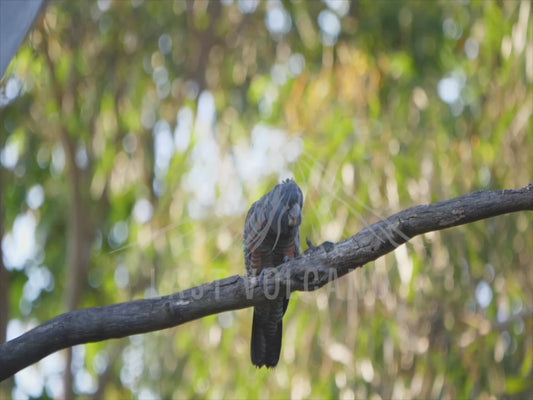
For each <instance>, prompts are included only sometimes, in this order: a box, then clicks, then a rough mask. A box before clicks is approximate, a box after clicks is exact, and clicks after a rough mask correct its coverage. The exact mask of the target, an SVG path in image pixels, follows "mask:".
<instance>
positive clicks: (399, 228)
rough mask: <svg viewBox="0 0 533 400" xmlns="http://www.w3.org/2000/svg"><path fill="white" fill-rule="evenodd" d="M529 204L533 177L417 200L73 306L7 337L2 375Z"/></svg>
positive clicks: (243, 302)
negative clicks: (141, 293)
mask: <svg viewBox="0 0 533 400" xmlns="http://www.w3.org/2000/svg"><path fill="white" fill-rule="evenodd" d="M525 210H533V184H530V185H528V186H526V187H524V188H522V189H518V190H500V191H479V192H475V193H471V194H467V195H465V196H461V197H457V198H455V199H451V200H446V201H442V202H439V203H435V204H430V205H422V206H416V207H412V208H409V209H407V210H404V211H401V212H399V213H397V214H394V215H393V216H391V217H389V218H387V219H384V220H381V221H379V222H377V223H375V224H373V225H370V226H368V227H367V228H365V229H363V230H362V231H361V232H359V233H357V234H356V235H354V236H352V237H350V238H348V239H346V240H344V241H342V242H339V243H331V242H325V243H323V244H321V245H320V246H318V247H315V246H311V247H310V248H309V249H308V250H307V251H305V252H304V253H303V254H302V255H301V256H300V257H298V258H296V259H293V260H290V261H288V262H286V263H284V264H282V265H280V266H279V267H277V268H276V269H274V270H273V271H271V272H269V273H266V274H263V275H261V277H259V278H250V277H245V276H239V275H235V276H231V277H229V278H225V279H221V280H218V281H214V282H211V283H206V284H204V285H201V286H197V287H194V288H191V289H187V290H184V291H182V292H178V293H174V294H171V295H168V296H162V297H158V298H152V299H143V300H135V301H130V302H126V303H120V304H113V305H109V306H104V307H93V308H87V309H83V310H78V311H72V312H68V313H65V314H62V315H60V316H58V317H55V318H53V319H51V320H50V321H47V322H45V323H43V324H42V325H39V326H37V327H36V328H34V329H32V330H30V331H28V332H27V333H25V334H23V335H21V336H19V337H18V338H15V339H13V340H11V341H9V342H7V343H5V344H3V345H0V381H1V380H3V379H6V378H7V377H9V376H11V375H13V374H14V373H16V372H17V371H19V370H21V369H22V368H25V367H27V366H28V365H31V364H33V363H35V362H37V361H39V360H40V359H42V358H43V357H45V356H47V355H48V354H51V353H53V352H55V351H58V350H60V349H63V348H67V347H70V346H74V345H77V344H81V343H89V342H97V341H101V340H107V339H114V338H121V337H125V336H129V335H134V334H139V333H145V332H151V331H156V330H159V329H165V328H170V327H173V326H177V325H181V324H184V323H186V322H189V321H192V320H195V319H198V318H202V317H205V316H207V315H211V314H217V313H220V312H223V311H229V310H238V309H242V308H246V307H251V306H255V305H258V304H261V303H264V302H266V301H269V300H271V299H273V298H275V297H276V296H278V295H280V294H282V293H284V292H285V291H291V292H292V291H296V290H298V291H313V290H316V289H318V288H320V287H322V286H324V285H325V284H326V283H328V282H331V281H332V280H335V279H338V278H339V277H341V276H343V275H346V274H347V273H348V272H350V271H353V270H354V269H356V268H358V267H361V266H363V265H364V264H366V263H368V262H370V261H373V260H375V259H377V258H379V257H381V256H382V255H384V254H387V253H389V252H391V251H392V250H394V249H395V248H396V247H398V246H400V245H401V244H403V243H405V242H407V241H408V240H409V239H411V238H412V237H414V236H417V235H420V234H423V233H427V232H431V231H438V230H442V229H446V228H450V227H453V226H457V225H463V224H467V223H470V222H474V221H478V220H482V219H487V218H490V217H494V216H497V215H501V214H507V213H511V212H517V211H525Z"/></svg>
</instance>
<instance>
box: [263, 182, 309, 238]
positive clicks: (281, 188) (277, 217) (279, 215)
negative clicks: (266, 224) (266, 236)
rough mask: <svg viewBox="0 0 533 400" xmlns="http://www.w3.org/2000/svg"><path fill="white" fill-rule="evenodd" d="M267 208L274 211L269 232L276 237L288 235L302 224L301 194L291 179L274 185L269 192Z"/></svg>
mask: <svg viewBox="0 0 533 400" xmlns="http://www.w3.org/2000/svg"><path fill="white" fill-rule="evenodd" d="M270 194H271V196H270V199H269V207H271V209H272V210H273V211H274V213H273V218H272V221H271V223H270V230H271V231H272V232H273V233H275V234H276V235H288V234H291V233H293V232H294V231H295V230H297V229H298V228H299V226H300V224H301V223H302V207H303V194H302V191H301V189H300V187H299V186H298V185H297V184H296V182H294V181H293V180H292V179H287V180H285V181H283V182H282V183H280V184H279V185H276V186H275V187H274V189H272V191H271V192H270Z"/></svg>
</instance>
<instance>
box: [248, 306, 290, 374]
mask: <svg viewBox="0 0 533 400" xmlns="http://www.w3.org/2000/svg"><path fill="white" fill-rule="evenodd" d="M288 302H289V300H288V299H283V300H282V301H276V302H274V304H268V305H264V306H258V307H255V308H254V319H253V323H252V343H251V347H250V350H251V351H250V353H251V356H252V364H254V365H255V366H256V367H258V368H261V367H263V366H266V367H267V368H273V367H275V366H276V365H277V364H278V361H279V356H280V354H281V337H282V333H283V314H285V310H286V309H287V303H288Z"/></svg>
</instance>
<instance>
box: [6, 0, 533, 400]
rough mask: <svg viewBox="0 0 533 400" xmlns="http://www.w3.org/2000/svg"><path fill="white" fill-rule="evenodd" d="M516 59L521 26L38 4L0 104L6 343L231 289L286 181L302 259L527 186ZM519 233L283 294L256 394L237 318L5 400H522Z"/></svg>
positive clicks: (121, 4)
mask: <svg viewBox="0 0 533 400" xmlns="http://www.w3.org/2000/svg"><path fill="white" fill-rule="evenodd" d="M532 54H533V28H532V24H531V2H529V1H505V2H498V1H483V2H477V1H474V2H472V3H469V4H463V3H462V2H446V1H442V2H437V3H431V2H420V1H416V0H412V1H409V0H408V1H404V2H386V1H378V2H375V1H370V0H361V1H357V2H345V1H334V0H329V1H324V2H321V1H294V2H289V1H264V2H263V1H254V0H240V1H227V0H226V1H221V2H218V1H212V2H211V1H210V2H207V1H195V2H193V1H185V0H175V1H170V0H164V1H143V0H131V1H111V0H99V1H97V2H68V1H63V2H49V3H48V5H47V8H46V10H45V12H44V13H43V16H42V18H41V19H39V20H38V22H37V23H36V26H35V27H34V28H33V29H32V31H31V33H30V35H29V36H28V38H27V39H26V41H25V42H24V44H23V46H22V47H21V49H20V51H19V53H18V55H17V56H16V58H15V59H14V60H13V62H12V63H11V65H10V66H9V68H8V71H7V74H6V76H5V77H4V78H3V80H2V82H1V85H0V107H1V108H0V121H1V122H2V132H3V134H2V135H0V163H1V165H2V169H1V170H0V173H1V175H0V208H1V209H2V212H1V213H0V218H1V220H0V231H1V235H2V247H1V250H2V257H0V262H1V264H2V265H0V285H1V286H0V339H2V340H3V339H4V336H5V335H6V334H7V338H8V339H11V338H14V337H16V336H18V335H20V334H22V333H23V332H25V331H27V330H29V329H30V328H31V327H34V326H36V325H38V324H40V323H42V322H44V321H46V320H49V319H51V318H53V317H55V316H56V315H59V314H62V313H64V312H66V311H70V310H74V309H79V308H85V307H93V306H103V305H109V304H113V303H117V302H122V301H129V300H133V299H142V298H150V297H154V296H159V295H166V294H170V293H173V292H177V291H180V290H183V289H187V288H189V287H192V286H197V285H200V284H202V283H205V282H210V281H213V280H215V279H220V278H224V277H227V276H229V275H234V274H244V261H243V254H242V229H243V226H244V217H245V213H246V210H247V209H248V207H249V206H250V205H251V203H252V202H254V201H255V200H257V199H258V198H259V197H260V196H261V195H262V194H263V193H265V192H266V191H267V190H269V189H270V188H271V187H272V186H273V185H274V184H275V183H277V182H279V180H280V179H282V178H285V177H289V176H292V177H294V178H295V179H296V181H297V182H298V183H299V185H300V186H301V187H302V189H303V191H304V196H305V203H304V218H303V224H302V228H301V231H302V236H303V237H305V236H310V237H311V238H312V239H313V240H314V241H315V242H318V243H320V242H323V241H326V240H329V241H338V240H341V239H343V238H347V237H350V236H352V235H354V234H355V233H356V232H358V231H360V230H362V229H364V228H365V227H366V226H368V225H370V224H371V223H374V222H377V221H379V220H381V219H382V218H385V217H386V216H388V215H390V214H393V213H395V212H398V211H400V210H402V209H404V208H408V207H411V206H414V205H417V204H427V203H430V202H436V201H440V200H445V199H449V198H452V197H456V196H459V195H461V194H464V193H469V192H473V191H475V190H479V189H491V190H498V189H504V188H519V187H523V186H525V185H527V184H528V183H531V181H532V177H533V162H532V160H531V155H532V154H533V130H532V128H531V115H532V113H533V96H532V94H533V93H532V82H533V61H532V60H533V56H532ZM532 223H533V216H532V214H531V213H517V214H515V215H509V216H501V217H497V218H493V219H490V220H485V221H480V222H476V223H474V224H470V225H466V226H463V227H458V228H453V229H450V230H446V231H442V232H434V233H430V234H426V235H422V236H419V237H417V238H414V239H413V240H412V241H411V242H410V243H409V244H407V245H405V246H401V247H399V248H398V249H397V250H395V252H394V253H391V254H389V255H387V256H384V257H382V258H380V259H378V260H376V261H375V263H374V264H373V265H369V266H368V267H367V268H365V269H359V270H358V271H355V272H354V273H352V274H349V275H347V276H346V277H344V278H342V279H339V280H338V281H336V282H335V283H332V284H330V285H328V286H325V287H323V288H322V289H320V290H318V291H316V292H312V293H297V294H295V295H294V296H293V300H291V304H290V306H289V309H288V310H287V314H286V317H285V320H284V344H283V350H282V354H281V359H280V363H279V365H278V367H277V368H276V369H275V370H272V371H264V370H256V369H255V368H253V367H252V365H251V363H250V361H249V340H250V338H249V336H250V327H251V315H252V312H251V309H246V310H242V311H231V312H227V313H222V314H219V315H216V316H210V317H206V318H203V319H201V320H197V321H193V322H190V323H188V324H186V325H182V326H180V327H178V328H172V329H168V330H164V331H159V332H153V333H148V334H145V335H138V336H131V337H129V338H125V339H120V340H114V341H106V342H99V343H92V344H88V345H83V346H77V347H75V348H74V349H73V351H72V352H71V353H68V352H61V353H55V354H53V355H51V356H49V357H47V358H46V359H44V360H43V361H41V362H39V363H38V364H36V365H34V366H31V367H29V368H27V369H25V370H23V371H21V372H20V373H18V374H17V375H15V378H14V379H13V380H9V381H6V382H3V383H2V386H1V387H0V397H2V395H6V396H11V395H12V396H14V397H22V398H23V397H34V398H39V397H41V398H46V397H58V396H61V395H65V397H67V398H68V397H70V393H78V394H86V395H93V396H94V397H95V398H98V397H101V398H112V397H125V396H131V395H132V394H133V395H134V396H135V397H141V398H144V397H150V398H178V397H192V396H194V397H208V398H221V397H225V398H249V397H291V398H303V397H342V398H366V397H375V398H440V397H442V398H458V397H484V396H489V395H494V396H498V397H501V396H512V395H516V396H517V397H523V396H525V395H526V394H531V393H532V390H533V387H532V386H531V382H532V381H533V379H532V375H533V340H532V338H533V319H532V310H533V299H532V297H531V293H533V274H532V272H531V265H532V263H533V235H532V228H531V227H532V226H533V225H532ZM67 365H70V367H67ZM237 366H238V367H237Z"/></svg>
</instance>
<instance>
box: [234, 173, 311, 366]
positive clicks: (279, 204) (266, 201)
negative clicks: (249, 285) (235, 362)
mask: <svg viewBox="0 0 533 400" xmlns="http://www.w3.org/2000/svg"><path fill="white" fill-rule="evenodd" d="M302 207H303V194H302V191H301V190H300V187H299V186H298V185H297V184H296V182H294V180H292V179H286V180H285V181H283V182H282V183H280V184H278V185H276V186H275V187H274V188H273V189H272V190H271V191H270V192H268V193H267V194H265V195H264V196H263V197H262V198H261V199H259V200H258V201H256V202H255V203H254V204H252V207H250V210H249V211H248V215H247V216H246V222H245V225H244V260H245V263H246V272H247V274H248V276H259V275H260V274H261V272H262V271H265V269H267V268H274V267H276V266H278V265H280V264H282V263H284V262H285V260H286V259H287V257H288V258H294V257H297V256H299V255H300V224H301V223H302ZM269 295H272V294H271V293H269ZM289 295H290V293H283V294H280V296H279V297H277V298H274V299H272V300H270V301H269V302H268V303H266V304H263V305H260V306H256V307H255V308H254V317H253V323H252V342H251V357H252V363H253V364H254V365H255V366H257V367H259V368H261V367H262V366H266V367H269V368H272V367H275V366H276V365H277V363H278V361H279V356H280V352H281V335H282V320H283V315H284V314H285V311H286V310H287V305H288V303H289ZM273 297H275V296H273Z"/></svg>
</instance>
